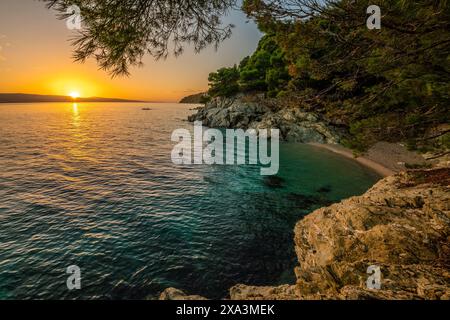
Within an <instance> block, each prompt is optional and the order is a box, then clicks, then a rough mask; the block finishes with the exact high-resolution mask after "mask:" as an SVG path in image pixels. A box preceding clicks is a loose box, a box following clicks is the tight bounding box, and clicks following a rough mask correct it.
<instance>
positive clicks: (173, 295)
mask: <svg viewBox="0 0 450 320" xmlns="http://www.w3.org/2000/svg"><path fill="white" fill-rule="evenodd" d="M159 300H177V301H182V300H207V299H206V298H204V297H201V296H196V295H194V296H189V295H187V294H186V293H184V292H183V291H181V290H178V289H175V288H167V289H166V290H164V291H163V292H162V293H161V295H160V296H159Z"/></svg>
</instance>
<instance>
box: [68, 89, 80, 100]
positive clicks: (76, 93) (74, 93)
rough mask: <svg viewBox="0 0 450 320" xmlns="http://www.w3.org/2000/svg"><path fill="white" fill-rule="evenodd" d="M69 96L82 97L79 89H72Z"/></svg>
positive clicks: (73, 97)
mask: <svg viewBox="0 0 450 320" xmlns="http://www.w3.org/2000/svg"><path fill="white" fill-rule="evenodd" d="M69 96H71V97H72V99H77V98H79V97H80V93H79V92H78V91H72V92H71V93H69Z"/></svg>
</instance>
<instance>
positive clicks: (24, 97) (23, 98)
mask: <svg viewBox="0 0 450 320" xmlns="http://www.w3.org/2000/svg"><path fill="white" fill-rule="evenodd" d="M32 102H147V101H142V100H127V99H117V98H99V97H89V98H76V99H74V98H72V97H69V96H53V95H40V94H24V93H0V103H32Z"/></svg>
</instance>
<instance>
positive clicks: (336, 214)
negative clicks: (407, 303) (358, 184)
mask: <svg viewBox="0 0 450 320" xmlns="http://www.w3.org/2000/svg"><path fill="white" fill-rule="evenodd" d="M294 241H295V250H296V253H297V257H298V267H297V268H296V269H295V273H296V277H297V281H296V284H294V285H284V286H280V287H253V286H246V285H236V286H234V287H232V288H231V289H230V297H229V298H231V299H243V300H246V299H266V300H277V299H450V168H439V169H431V170H416V171H409V172H402V173H399V174H397V175H394V176H391V177H388V178H385V179H384V180H381V181H380V182H379V183H377V184H376V185H375V186H374V187H373V188H372V189H371V190H369V191H368V192H367V193H366V194H364V195H362V196H359V197H353V198H350V199H347V200H344V201H342V202H341V203H338V204H335V205H332V206H330V207H326V208H322V209H319V210H317V211H314V212H313V213H311V214H310V215H308V216H307V217H305V218H304V219H303V220H301V221H299V222H298V224H297V226H296V227H295V240H294ZM369 266H377V267H379V268H380V270H381V288H380V289H379V290H377V289H369V288H368V287H367V284H366V282H367V279H368V277H369V274H368V273H367V270H368V267H369ZM171 292H176V295H171ZM161 298H163V299H177V300H179V299H193V297H192V296H188V295H186V294H184V293H183V292H180V291H173V289H169V290H166V291H165V292H164V293H163V295H162V296H161ZM197 298H198V297H197Z"/></svg>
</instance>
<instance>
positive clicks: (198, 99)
mask: <svg viewBox="0 0 450 320" xmlns="http://www.w3.org/2000/svg"><path fill="white" fill-rule="evenodd" d="M205 95H206V93H205V92H201V93H197V94H193V95H190V96H187V97H184V98H183V99H181V100H180V103H202V102H203V98H204V97H205Z"/></svg>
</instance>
